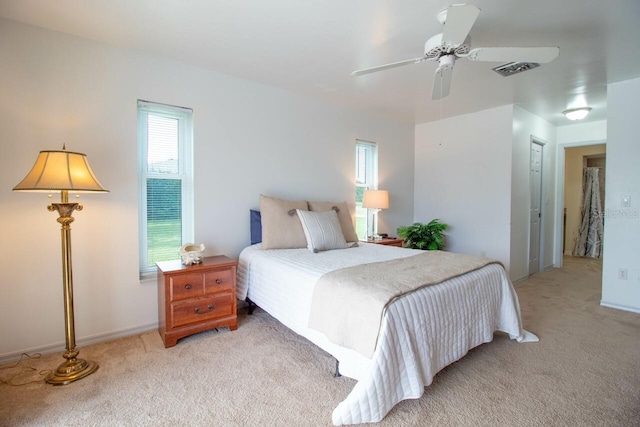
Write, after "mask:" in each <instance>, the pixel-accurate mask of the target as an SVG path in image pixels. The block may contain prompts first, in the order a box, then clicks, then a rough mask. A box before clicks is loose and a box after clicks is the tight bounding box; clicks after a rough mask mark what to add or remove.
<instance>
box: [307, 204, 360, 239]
mask: <svg viewBox="0 0 640 427" xmlns="http://www.w3.org/2000/svg"><path fill="white" fill-rule="evenodd" d="M334 207H335V208H336V209H334ZM309 210H311V211H314V212H325V211H330V210H335V211H336V212H337V213H338V219H339V220H340V227H341V228H342V234H344V238H345V240H346V241H347V242H357V241H358V235H357V234H356V230H355V229H354V228H353V219H352V218H351V212H349V206H348V205H347V202H309Z"/></svg>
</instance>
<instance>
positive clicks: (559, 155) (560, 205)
mask: <svg viewBox="0 0 640 427" xmlns="http://www.w3.org/2000/svg"><path fill="white" fill-rule="evenodd" d="M599 144H605V145H606V144H607V140H606V139H597V140H588V141H574V142H566V143H558V144H557V146H556V150H557V151H556V221H555V230H554V233H553V235H554V240H555V241H554V248H553V253H554V260H553V266H554V267H557V268H559V267H562V256H563V255H564V254H563V252H562V237H563V236H564V221H563V220H562V219H563V217H564V161H565V160H564V159H565V156H564V150H565V148H573V147H586V146H588V145H599ZM606 191H607V189H606V185H605V192H606Z"/></svg>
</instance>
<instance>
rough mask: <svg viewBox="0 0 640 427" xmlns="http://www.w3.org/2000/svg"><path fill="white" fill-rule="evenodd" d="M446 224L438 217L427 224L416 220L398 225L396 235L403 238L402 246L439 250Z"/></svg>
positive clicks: (441, 245)
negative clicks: (404, 224)
mask: <svg viewBox="0 0 640 427" xmlns="http://www.w3.org/2000/svg"><path fill="white" fill-rule="evenodd" d="M447 227H448V225H447V224H444V223H442V222H440V220H439V219H434V220H431V221H430V222H429V223H428V224H422V223H419V222H416V223H415V224H413V225H407V226H402V227H398V230H397V231H398V236H400V237H402V238H403V239H404V246H405V247H406V248H412V249H422V250H429V251H431V250H436V249H437V250H440V249H442V248H444V234H443V233H442V232H443V231H444V230H446V229H447Z"/></svg>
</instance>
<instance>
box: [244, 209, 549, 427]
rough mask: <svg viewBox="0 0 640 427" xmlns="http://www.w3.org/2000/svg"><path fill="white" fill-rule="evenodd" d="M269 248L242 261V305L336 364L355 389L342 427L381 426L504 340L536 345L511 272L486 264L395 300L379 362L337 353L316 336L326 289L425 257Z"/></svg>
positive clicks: (358, 249) (342, 413)
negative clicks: (314, 318)
mask: <svg viewBox="0 0 640 427" xmlns="http://www.w3.org/2000/svg"><path fill="white" fill-rule="evenodd" d="M261 207H263V204H262V203H261ZM290 216H291V215H290ZM279 226H282V224H280V225H279ZM271 244H272V242H271V243H267V244H266V245H265V242H262V243H256V244H252V245H251V246H249V247H247V248H245V249H244V250H243V251H242V252H241V254H240V256H239V264H238V272H237V298H238V299H240V300H249V301H251V303H252V304H255V305H257V306H259V307H260V308H262V309H263V310H265V311H266V312H267V313H269V314H270V315H271V316H273V317H274V318H276V319H278V320H279V321H280V322H281V323H283V324H284V325H285V326H287V327H288V328H290V329H291V330H292V331H294V332H295V333H297V334H299V335H301V336H303V337H305V338H307V339H308V340H310V341H311V342H313V343H314V344H315V345H317V346H318V347H320V348H321V349H323V350H324V351H326V352H327V353H329V354H331V355H332V356H333V357H335V359H336V360H337V362H338V363H339V370H340V374H341V375H345V376H347V377H350V378H353V379H355V380H357V383H356V385H355V386H354V388H353V390H352V391H351V392H350V393H349V395H348V396H346V398H345V399H344V400H343V401H342V402H341V403H340V404H339V405H338V406H337V407H336V408H335V409H334V411H333V414H332V421H333V424H334V425H343V424H357V423H366V422H377V421H380V420H382V419H383V418H384V417H385V415H386V414H387V413H388V412H389V411H390V410H391V409H392V408H393V407H394V406H395V405H396V404H397V403H399V402H401V401H402V400H405V399H413V398H419V397H420V396H422V394H423V393H424V389H425V387H426V386H428V385H430V384H431V382H432V381H433V378H434V375H435V374H436V373H437V372H438V371H440V370H441V369H443V368H444V367H445V366H447V365H449V364H451V363H453V362H455V361H456V360H459V359H460V358H462V357H463V356H464V355H465V354H466V353H467V352H468V351H469V350H470V349H472V348H474V347H476V346H478V345H480V344H482V343H486V342H490V341H492V339H493V334H494V332H496V331H501V332H504V333H507V334H508V335H509V336H510V337H511V338H512V339H514V340H517V341H518V342H522V341H537V337H535V335H533V334H531V333H528V332H526V331H525V330H524V329H523V328H522V324H521V318H520V308H519V304H518V299H517V296H516V293H515V291H514V289H513V286H512V284H511V282H510V280H509V278H508V277H507V275H506V272H505V270H504V268H503V266H502V265H501V264H500V263H497V262H488V263H486V265H483V266H482V267H479V268H474V269H472V271H469V272H467V273H464V274H460V275H456V276H455V277H451V278H448V279H447V280H444V281H441V282H438V281H435V282H434V283H431V284H430V285H429V286H423V287H419V288H418V289H415V290H413V291H410V292H407V293H405V294H403V295H401V296H399V297H396V298H393V299H392V301H391V302H390V303H389V304H387V305H386V306H385V307H384V310H383V312H382V314H381V319H380V324H379V329H376V337H375V338H376V339H375V346H374V348H373V350H372V352H371V354H369V353H367V352H366V351H365V352H363V351H361V350H359V349H357V348H354V347H353V346H349V345H341V344H338V343H336V342H335V340H331V339H329V338H328V337H327V334H326V333H324V332H320V331H319V330H318V329H316V328H311V327H310V326H309V321H310V315H311V313H312V311H313V310H314V309H317V304H316V302H315V301H316V300H314V294H315V293H316V292H317V289H316V287H317V285H318V283H320V282H322V280H323V278H326V277H330V276H329V275H331V274H334V272H341V271H345V270H349V269H356V268H362V267H358V266H361V265H367V266H369V265H375V264H381V265H384V264H383V263H394V262H404V261H405V260H411V259H416V258H415V257H416V256H419V254H420V253H423V251H417V250H412V249H406V248H398V247H390V246H385V245H377V244H371V243H363V242H360V243H358V244H357V245H353V244H349V245H347V246H345V247H343V248H342V249H341V250H316V251H314V250H310V249H313V248H312V247H311V244H309V247H303V248H279V249H270V248H269V245H271ZM265 246H267V248H265Z"/></svg>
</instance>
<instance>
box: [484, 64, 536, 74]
mask: <svg viewBox="0 0 640 427" xmlns="http://www.w3.org/2000/svg"><path fill="white" fill-rule="evenodd" d="M539 66H540V64H538V63H537V62H509V63H508V64H503V65H500V66H498V67H496V68H493V71H495V72H496V73H498V74H500V75H501V76H502V77H508V76H513V75H514V74H518V73H522V72H523V71H527V70H531V69H533V68H537V67H539Z"/></svg>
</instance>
